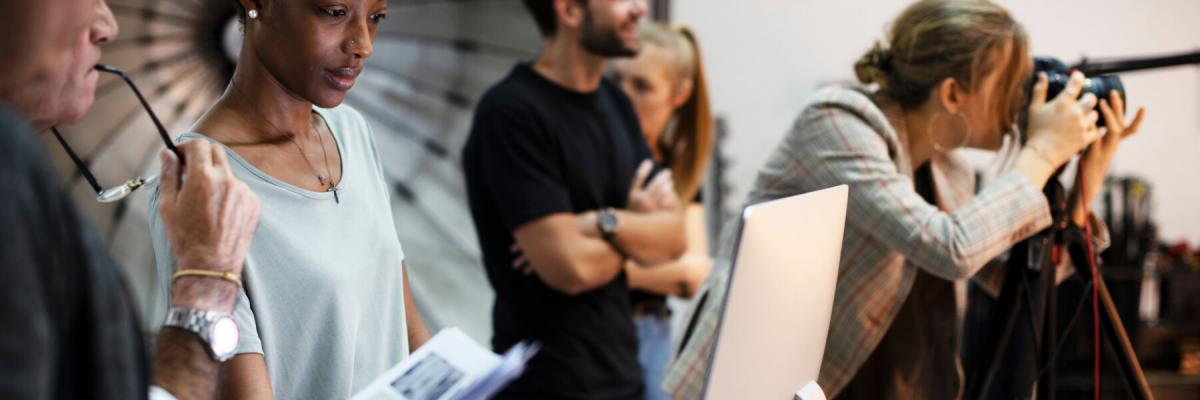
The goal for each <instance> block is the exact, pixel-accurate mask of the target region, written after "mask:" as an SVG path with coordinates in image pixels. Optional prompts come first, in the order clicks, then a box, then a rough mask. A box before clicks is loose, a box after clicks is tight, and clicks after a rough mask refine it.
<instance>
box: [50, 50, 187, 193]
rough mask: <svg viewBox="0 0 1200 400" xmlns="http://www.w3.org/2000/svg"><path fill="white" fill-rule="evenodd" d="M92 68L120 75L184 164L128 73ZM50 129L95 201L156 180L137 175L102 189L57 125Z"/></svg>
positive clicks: (181, 162) (127, 191) (151, 183)
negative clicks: (91, 192)
mask: <svg viewBox="0 0 1200 400" xmlns="http://www.w3.org/2000/svg"><path fill="white" fill-rule="evenodd" d="M94 68H95V69H96V71H100V72H106V73H110V74H113V75H117V76H119V77H121V80H123V81H125V84H127V85H129V88H130V89H132V90H133V94H134V95H136V96H137V99H138V102H140V103H142V108H144V109H146V113H147V114H150V119H151V120H153V121H154V126H155V127H156V128H158V135H159V136H160V137H162V141H163V144H166V146H167V149H169V150H171V152H172V153H175V156H176V157H179V163H180V164H184V159H183V154H182V153H180V152H179V149H178V148H176V147H175V143H173V142H171V136H170V135H168V134H167V129H166V128H163V125H162V122H160V121H159V120H158V115H156V114H154V110H153V109H151V108H150V104H149V103H147V102H146V98H145V97H143V96H142V91H140V90H138V88H137V85H134V84H133V80H132V79H129V75H127V74H125V72H123V71H121V70H119V69H116V68H113V67H110V66H107V65H102V64H97V65H96V66H95V67H94ZM50 130H51V131H53V132H54V137H55V138H57V139H58V143H59V144H61V145H62V147H63V149H64V150H66V151H67V155H68V156H70V157H71V161H72V162H74V163H75V167H76V168H78V169H79V173H80V174H82V175H83V178H84V179H86V180H87V182H88V184H90V185H91V186H92V189H93V190H95V191H96V195H97V197H96V201H99V202H101V203H112V202H116V201H120V200H121V199H124V198H125V197H126V196H129V194H130V193H133V192H134V191H135V190H138V189H139V188H141V187H142V186H146V185H153V184H154V183H156V182H158V175H151V176H150V177H149V178H142V177H141V176H140V175H139V176H137V177H135V178H133V179H130V180H128V181H125V183H124V184H122V185H120V186H113V187H110V188H108V189H103V188H101V187H100V183H98V182H97V181H96V176H95V175H92V171H91V169H88V167H87V164H86V163H84V162H83V160H82V159H80V158H79V155H77V154H75V151H74V150H72V149H71V146H70V145H67V141H66V140H63V137H62V133H60V132H59V131H58V127H51V128H50Z"/></svg>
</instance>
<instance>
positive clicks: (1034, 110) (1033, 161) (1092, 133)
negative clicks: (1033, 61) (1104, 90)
mask: <svg viewBox="0 0 1200 400" xmlns="http://www.w3.org/2000/svg"><path fill="white" fill-rule="evenodd" d="M1085 81H1086V78H1084V76H1083V73H1080V72H1074V73H1072V74H1071V79H1070V80H1069V81H1068V82H1067V86H1066V88H1064V89H1063V91H1062V92H1061V93H1059V94H1058V96H1056V97H1055V98H1054V100H1051V101H1049V102H1047V101H1046V91H1047V90H1048V88H1049V82H1047V78H1046V75H1045V74H1039V75H1038V81H1037V84H1035V85H1034V87H1033V94H1032V99H1031V101H1030V104H1029V129H1028V130H1029V133H1028V135H1029V139H1028V141H1027V142H1026V144H1025V148H1024V149H1023V150H1022V151H1021V154H1020V155H1019V156H1018V159H1017V167H1016V168H1017V169H1018V170H1019V171H1021V172H1022V173H1024V174H1025V175H1026V177H1028V178H1030V181H1032V182H1033V183H1034V184H1035V185H1036V186H1037V187H1039V188H1040V187H1041V186H1042V185H1044V184H1045V183H1046V180H1048V179H1049V178H1050V175H1051V174H1053V173H1054V171H1055V170H1057V169H1058V168H1059V167H1061V166H1062V165H1063V164H1065V163H1066V162H1067V161H1070V160H1071V157H1072V156H1074V155H1075V154H1076V153H1078V152H1080V151H1081V150H1083V149H1084V147H1086V146H1087V145H1089V144H1091V143H1092V142H1094V141H1095V140H1096V139H1097V138H1099V137H1100V131H1099V129H1097V128H1096V121H1097V120H1098V119H1099V118H1100V116H1099V113H1097V112H1096V111H1095V110H1093V108H1094V107H1095V106H1096V96H1094V95H1092V94H1091V93H1087V94H1084V95H1083V96H1082V97H1080V96H1079V94H1080V93H1081V91H1082V90H1083V85H1084V83H1085Z"/></svg>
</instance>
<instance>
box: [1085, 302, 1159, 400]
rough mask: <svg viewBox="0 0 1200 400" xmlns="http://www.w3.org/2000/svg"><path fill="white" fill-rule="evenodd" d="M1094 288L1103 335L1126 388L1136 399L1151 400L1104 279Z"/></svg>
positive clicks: (1148, 389)
mask: <svg viewBox="0 0 1200 400" xmlns="http://www.w3.org/2000/svg"><path fill="white" fill-rule="evenodd" d="M1094 286H1095V288H1096V290H1097V291H1099V293H1098V294H1099V295H1100V305H1101V307H1103V308H1104V309H1103V310H1102V311H1101V313H1100V320H1101V324H1102V325H1103V326H1104V331H1105V333H1107V334H1108V337H1110V338H1112V340H1113V347H1114V350H1116V356H1117V364H1118V365H1119V366H1120V368H1121V372H1122V373H1123V375H1124V376H1125V378H1126V382H1125V383H1126V386H1127V387H1128V388H1129V389H1130V390H1131V391H1132V392H1134V394H1135V395H1136V398H1139V399H1153V398H1154V393H1152V392H1151V391H1150V384H1149V383H1147V382H1146V375H1145V374H1144V373H1143V372H1142V365H1141V363H1139V362H1138V359H1137V354H1135V353H1134V352H1133V345H1132V344H1131V343H1130V342H1129V335H1128V334H1127V333H1126V332H1125V326H1124V325H1122V324H1121V317H1120V315H1118V314H1117V306H1116V305H1115V304H1113V300H1112V295H1111V294H1109V292H1108V286H1107V285H1105V284H1104V278H1100V279H1098V280H1097V281H1096V282H1095V285H1094Z"/></svg>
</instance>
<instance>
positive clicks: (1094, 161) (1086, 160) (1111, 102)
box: [1069, 91, 1146, 226]
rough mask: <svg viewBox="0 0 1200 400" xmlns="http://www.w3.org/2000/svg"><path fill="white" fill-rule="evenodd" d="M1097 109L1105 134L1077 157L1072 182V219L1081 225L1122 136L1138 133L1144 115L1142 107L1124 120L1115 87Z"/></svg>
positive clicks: (1123, 106) (1098, 192)
mask: <svg viewBox="0 0 1200 400" xmlns="http://www.w3.org/2000/svg"><path fill="white" fill-rule="evenodd" d="M1100 112H1101V113H1102V114H1103V115H1104V122H1105V127H1104V128H1102V129H1103V133H1104V135H1103V136H1102V137H1101V138H1100V139H1099V140H1097V141H1096V142H1095V143H1092V145H1091V146H1088V148H1087V151H1086V152H1085V153H1084V155H1083V158H1082V159H1080V164H1079V168H1080V170H1079V173H1077V174H1075V186H1074V187H1073V188H1072V189H1071V199H1070V203H1069V204H1070V205H1071V220H1072V221H1074V222H1075V224H1076V225H1077V226H1083V224H1084V222H1085V221H1086V220H1087V216H1088V214H1089V213H1090V212H1091V210H1089V207H1090V206H1091V204H1092V203H1093V202H1094V201H1095V200H1096V196H1097V195H1099V194H1100V190H1101V189H1103V186H1104V175H1105V174H1106V173H1107V172H1108V166H1109V164H1110V163H1111V162H1112V158H1113V156H1114V155H1116V154H1117V148H1118V147H1120V144H1121V140H1123V139H1125V138H1127V137H1129V136H1132V135H1133V134H1134V133H1137V131H1138V129H1139V128H1141V126H1142V119H1144V118H1145V116H1146V110H1145V108H1138V111H1137V114H1136V115H1135V116H1134V117H1133V121H1132V122H1130V123H1129V124H1126V123H1125V100H1124V99H1122V98H1121V95H1120V94H1118V93H1117V92H1116V91H1113V92H1111V93H1109V96H1108V100H1107V101H1105V100H1100Z"/></svg>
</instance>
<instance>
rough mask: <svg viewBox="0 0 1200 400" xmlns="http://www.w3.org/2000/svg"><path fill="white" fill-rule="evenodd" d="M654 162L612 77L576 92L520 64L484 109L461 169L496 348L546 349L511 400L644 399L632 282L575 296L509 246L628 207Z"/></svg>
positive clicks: (478, 115)
mask: <svg viewBox="0 0 1200 400" xmlns="http://www.w3.org/2000/svg"><path fill="white" fill-rule="evenodd" d="M650 157H651V156H650V150H649V148H647V147H646V143H645V140H644V139H642V134H641V129H640V127H639V125H638V121H637V115H636V114H635V113H634V111H633V106H632V104H631V103H630V102H629V100H628V99H627V98H626V97H625V95H624V94H623V93H621V90H620V89H619V88H618V87H617V86H616V85H615V84H613V83H612V82H609V81H608V80H603V81H602V82H601V84H600V87H599V89H598V90H597V91H595V92H593V93H578V92H574V91H571V90H569V89H566V88H563V87H561V86H558V85H556V84H555V83H553V82H551V81H549V80H547V79H546V78H544V77H542V76H541V75H539V74H538V73H537V72H535V71H534V70H533V69H532V68H531V67H530V66H529V65H525V64H521V65H517V66H516V67H515V68H513V71H512V72H511V73H510V74H509V75H508V76H507V77H506V78H504V80H503V81H501V82H500V83H498V84H496V85H495V86H493V87H492V88H491V89H489V90H488V92H487V93H486V94H484V96H483V98H482V100H480V102H479V106H478V109H477V110H476V113H475V120H474V122H473V125H472V127H471V134H470V138H469V139H468V140H467V145H466V148H465V149H464V150H463V169H464V171H465V173H466V181H467V197H468V200H469V202H470V205H471V214H472V216H473V217H474V219H475V229H476V233H477V234H478V236H479V243H480V246H481V247H482V250H483V261H484V265H485V270H486V271H487V275H488V280H489V281H490V282H491V284H492V287H493V288H494V289H495V291H496V302H495V305H494V307H493V310H492V317H493V324H494V328H495V336H494V337H493V338H492V345H493V347H494V348H495V349H496V350H498V351H500V350H506V349H507V348H508V347H510V346H512V345H513V344H515V343H517V342H518V341H521V340H537V341H539V342H541V343H542V350H541V352H540V353H538V355H537V356H536V357H535V358H534V359H533V360H531V362H530V364H529V366H528V368H527V369H526V370H525V374H524V375H523V376H522V377H521V378H520V379H519V380H517V381H516V382H514V383H513V384H512V385H511V386H510V387H509V388H508V389H507V390H506V391H505V392H504V394H503V395H502V396H501V397H502V398H563V399H636V398H641V393H642V386H643V384H642V378H641V370H640V367H639V366H638V362H637V337H636V335H635V332H634V327H633V322H632V315H631V310H630V309H631V307H630V305H629V286H628V284H627V281H626V279H625V274H624V273H622V274H620V275H618V277H617V278H616V279H614V280H613V281H612V282H609V283H608V284H606V285H604V286H601V287H599V288H596V289H594V290H591V291H588V292H585V293H582V294H580V295H577V296H567V295H565V294H563V293H560V292H558V291H556V290H554V289H552V288H550V287H549V286H547V285H546V284H545V283H543V282H542V280H541V279H540V278H538V277H537V276H536V275H531V276H527V275H525V274H523V273H521V272H519V271H516V270H514V269H513V268H512V261H513V256H512V254H511V252H510V251H509V248H510V247H511V246H512V244H513V243H514V241H515V239H514V237H513V232H514V231H515V230H516V229H517V228H518V227H520V226H522V225H524V224H525V223H528V222H531V221H534V220H536V219H538V218H541V217H544V216H547V215H550V214H555V213H572V214H575V213H580V212H584V211H589V210H596V209H599V208H602V207H614V208H624V207H625V206H626V204H625V203H626V202H627V201H628V195H629V187H630V185H631V184H632V182H633V176H634V172H635V169H636V168H637V165H638V163H640V162H641V161H642V160H645V159H649V158H650Z"/></svg>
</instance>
